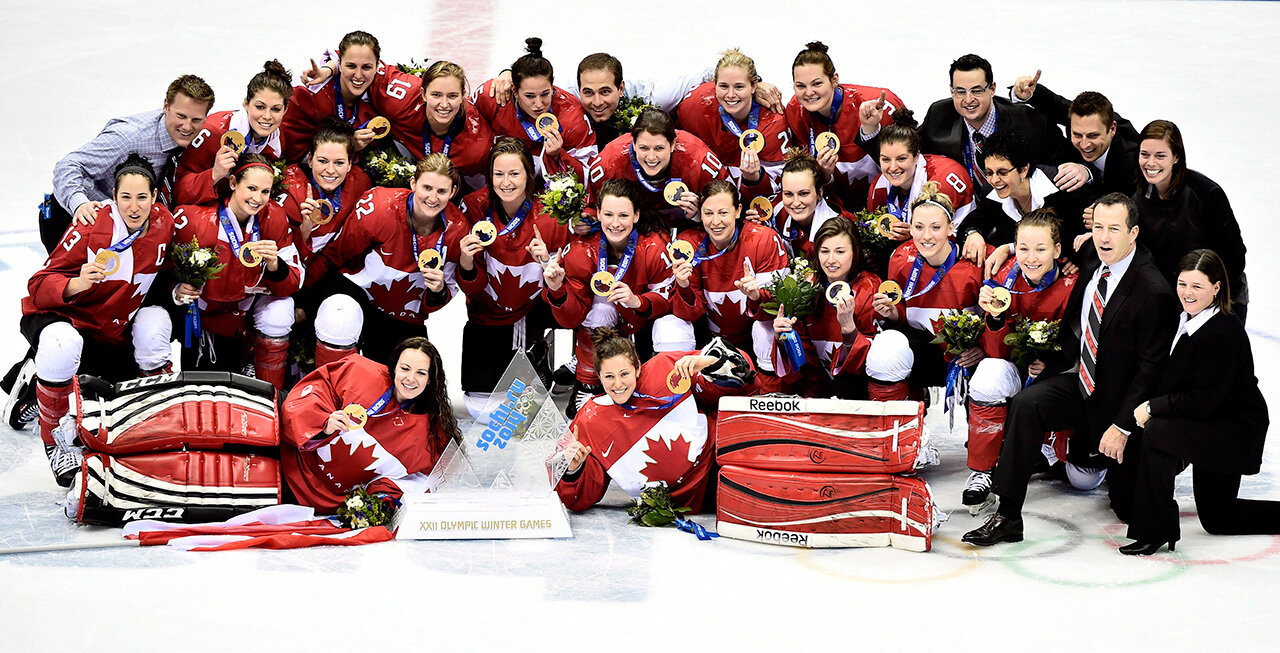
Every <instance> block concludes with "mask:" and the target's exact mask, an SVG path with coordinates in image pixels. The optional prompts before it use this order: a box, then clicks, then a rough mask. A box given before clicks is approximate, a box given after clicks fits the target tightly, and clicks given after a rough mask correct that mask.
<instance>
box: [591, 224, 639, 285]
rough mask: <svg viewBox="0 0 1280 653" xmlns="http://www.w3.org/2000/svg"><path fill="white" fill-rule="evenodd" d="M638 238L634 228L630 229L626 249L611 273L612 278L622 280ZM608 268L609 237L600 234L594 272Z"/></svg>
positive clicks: (633, 253) (604, 270)
mask: <svg viewBox="0 0 1280 653" xmlns="http://www.w3.org/2000/svg"><path fill="white" fill-rule="evenodd" d="M639 240H640V234H639V232H637V231H636V230H634V229H632V230H631V235H630V236H628V237H627V251H625V252H623V253H622V258H621V259H620V260H619V261H618V268H617V270H615V271H614V273H613V278H614V279H616V280H618V281H622V277H624V276H626V275H627V268H630V267H631V258H632V257H633V256H635V253H636V243H637V242H638V241H639ZM608 270H609V239H607V238H605V237H604V234H603V233H602V234H600V263H599V264H598V265H597V266H596V272H607V271H608Z"/></svg>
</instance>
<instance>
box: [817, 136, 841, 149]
mask: <svg viewBox="0 0 1280 653" xmlns="http://www.w3.org/2000/svg"><path fill="white" fill-rule="evenodd" d="M814 141H815V142H816V143H817V145H818V153H819V154H821V153H822V150H823V149H829V150H831V151H833V152H839V151H840V137H839V136H836V135H835V134H834V133H832V132H822V133H821V134H818V137H817V138H816V139H814Z"/></svg>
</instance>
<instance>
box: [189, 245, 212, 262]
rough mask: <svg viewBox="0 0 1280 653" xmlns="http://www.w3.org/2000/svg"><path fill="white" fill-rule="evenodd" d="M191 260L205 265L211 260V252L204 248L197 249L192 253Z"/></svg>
mask: <svg viewBox="0 0 1280 653" xmlns="http://www.w3.org/2000/svg"><path fill="white" fill-rule="evenodd" d="M191 260H192V261H194V262H195V264H196V265H204V264H205V263H208V262H209V252H206V251H205V250H203V249H199V250H196V252H195V253H194V254H192V255H191Z"/></svg>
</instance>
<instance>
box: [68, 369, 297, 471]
mask: <svg viewBox="0 0 1280 653" xmlns="http://www.w3.org/2000/svg"><path fill="white" fill-rule="evenodd" d="M70 410H71V413H72V414H74V415H75V416H76V427H77V431H78V433H77V435H78V437H79V440H80V441H81V442H82V443H83V444H84V445H85V446H86V447H88V448H89V449H91V450H93V451H96V452H100V453H108V454H113V455H123V454H131V453H142V452H147V451H170V450H175V449H195V450H216V449H224V448H227V447H228V446H232V445H236V446H249V447H271V448H274V447H277V446H279V444H280V426H279V421H278V419H277V416H276V403H275V389H274V388H272V387H271V384H269V383H265V382H263V381H259V380H257V379H252V378H249V377H246V376H241V375H239V374H231V373H228V372H181V373H173V374H162V375H158V376H151V377H144V378H140V379H133V380H131V381H123V382H121V383H117V384H114V385H113V384H110V383H107V382H105V381H103V380H101V379H98V378H96V377H92V376H87V375H84V376H80V377H79V378H78V379H77V380H76V382H75V387H74V392H73V393H72V399H71V406H70Z"/></svg>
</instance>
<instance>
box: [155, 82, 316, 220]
mask: <svg viewBox="0 0 1280 653" xmlns="http://www.w3.org/2000/svg"><path fill="white" fill-rule="evenodd" d="M290 94H291V90H290V87H289V71H287V70H285V69H284V66H282V65H280V62H279V61H276V60H274V59H273V60H271V61H268V62H267V63H265V64H263V67H262V72H259V73H258V74H257V75H254V76H253V79H250V80H249V88H248V90H247V91H246V92H245V97H244V106H243V107H242V108H240V109H237V110H235V111H219V112H218V113H214V114H210V115H209V118H208V119H207V120H205V122H204V129H202V130H200V133H199V134H196V137H195V139H194V140H192V141H191V145H189V146H188V147H187V149H185V150H183V152H182V156H181V158H179V159H178V170H177V177H176V180H175V184H174V189H173V197H174V202H173V203H174V205H175V206H177V205H200V206H213V205H215V204H217V203H218V196H219V194H220V192H221V191H224V190H225V189H226V181H225V180H226V178H227V175H228V174H230V173H231V169H232V168H234V167H236V161H237V159H238V158H239V156H240V155H241V154H243V153H250V154H261V155H263V156H265V157H267V160H268V161H275V160H277V159H279V158H281V157H282V156H283V155H284V143H283V139H282V138H281V135H280V123H281V121H282V120H283V119H284V116H285V109H287V108H288V107H289V97H290ZM231 132H235V136H231V135H229V134H230V133H231ZM228 139H236V140H235V142H228Z"/></svg>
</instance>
